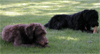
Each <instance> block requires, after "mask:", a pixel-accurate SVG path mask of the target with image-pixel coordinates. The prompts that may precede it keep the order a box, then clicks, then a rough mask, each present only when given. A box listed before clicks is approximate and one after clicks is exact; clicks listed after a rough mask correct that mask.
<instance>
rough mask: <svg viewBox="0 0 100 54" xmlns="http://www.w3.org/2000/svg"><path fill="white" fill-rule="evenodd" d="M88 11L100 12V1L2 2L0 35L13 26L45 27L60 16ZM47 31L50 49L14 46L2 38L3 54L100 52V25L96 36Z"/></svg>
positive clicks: (1, 53) (0, 5)
mask: <svg viewBox="0 0 100 54" xmlns="http://www.w3.org/2000/svg"><path fill="white" fill-rule="evenodd" d="M84 9H95V10H97V11H98V12H100V0H42V1H41V0H0V33H1V32H2V29H3V28H4V27H5V26H7V25H10V24H11V25H15V24H21V23H23V24H30V23H33V22H34V23H41V24H43V25H44V24H46V23H47V22H48V21H49V20H50V19H51V17H52V16H54V15H56V14H73V13H77V12H79V11H82V10H84ZM99 16H100V13H99ZM99 23H100V17H99ZM99 25H100V24H99ZM46 30H47V35H46V37H47V38H48V40H49V45H50V47H49V48H48V47H47V48H39V47H14V46H13V44H12V43H8V42H6V41H4V40H2V37H1V35H0V54H34V53H36V54H64V53H65V54H99V53H100V26H99V27H98V31H99V32H98V33H95V34H91V33H86V32H81V31H75V30H72V29H62V30H51V29H48V28H46Z"/></svg>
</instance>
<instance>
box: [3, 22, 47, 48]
mask: <svg viewBox="0 0 100 54" xmlns="http://www.w3.org/2000/svg"><path fill="white" fill-rule="evenodd" d="M46 33H47V32H46V30H45V27H44V26H43V25H42V24H40V23H31V24H29V25H28V24H18V25H8V26H6V27H5V28H4V29H3V31H2V39H3V40H5V41H8V42H12V43H13V44H14V46H21V45H24V46H34V45H40V46H42V47H47V46H48V39H47V38H46Z"/></svg>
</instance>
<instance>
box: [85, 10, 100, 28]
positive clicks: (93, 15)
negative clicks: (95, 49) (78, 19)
mask: <svg viewBox="0 0 100 54" xmlns="http://www.w3.org/2000/svg"><path fill="white" fill-rule="evenodd" d="M83 12H84V13H83V17H84V20H85V21H86V22H85V23H87V24H88V25H90V26H92V27H94V26H99V23H98V12H97V11H96V10H84V11H83Z"/></svg>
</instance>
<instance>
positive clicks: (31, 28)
mask: <svg viewBox="0 0 100 54" xmlns="http://www.w3.org/2000/svg"><path fill="white" fill-rule="evenodd" d="M34 31H35V24H34V23H31V24H30V25H28V26H26V28H25V33H26V35H27V36H28V38H29V39H33V37H34Z"/></svg>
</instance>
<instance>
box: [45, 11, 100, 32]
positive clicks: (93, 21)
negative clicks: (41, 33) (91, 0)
mask: <svg viewBox="0 0 100 54" xmlns="http://www.w3.org/2000/svg"><path fill="white" fill-rule="evenodd" d="M44 26H45V27H48V28H49V29H56V30H60V29H62V28H71V29H74V30H81V31H82V32H83V31H86V32H89V33H96V32H97V27H98V26H99V23H98V12H97V11H96V10H84V11H81V12H78V13H75V14H72V15H65V14H63V15H55V16H53V17H52V18H51V20H50V21H49V22H48V23H47V24H45V25H44ZM91 27H95V28H96V29H94V31H93V30H91ZM95 30H96V31H95Z"/></svg>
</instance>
